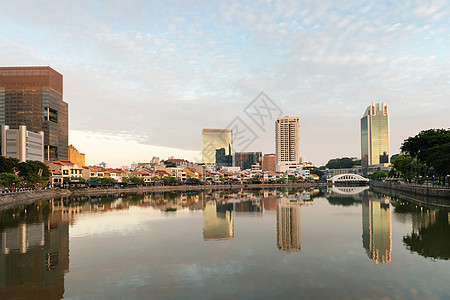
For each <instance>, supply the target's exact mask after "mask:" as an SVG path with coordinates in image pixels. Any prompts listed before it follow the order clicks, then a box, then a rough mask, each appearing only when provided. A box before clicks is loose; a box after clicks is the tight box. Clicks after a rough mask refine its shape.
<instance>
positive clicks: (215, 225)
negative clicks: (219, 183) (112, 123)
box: [0, 189, 450, 299]
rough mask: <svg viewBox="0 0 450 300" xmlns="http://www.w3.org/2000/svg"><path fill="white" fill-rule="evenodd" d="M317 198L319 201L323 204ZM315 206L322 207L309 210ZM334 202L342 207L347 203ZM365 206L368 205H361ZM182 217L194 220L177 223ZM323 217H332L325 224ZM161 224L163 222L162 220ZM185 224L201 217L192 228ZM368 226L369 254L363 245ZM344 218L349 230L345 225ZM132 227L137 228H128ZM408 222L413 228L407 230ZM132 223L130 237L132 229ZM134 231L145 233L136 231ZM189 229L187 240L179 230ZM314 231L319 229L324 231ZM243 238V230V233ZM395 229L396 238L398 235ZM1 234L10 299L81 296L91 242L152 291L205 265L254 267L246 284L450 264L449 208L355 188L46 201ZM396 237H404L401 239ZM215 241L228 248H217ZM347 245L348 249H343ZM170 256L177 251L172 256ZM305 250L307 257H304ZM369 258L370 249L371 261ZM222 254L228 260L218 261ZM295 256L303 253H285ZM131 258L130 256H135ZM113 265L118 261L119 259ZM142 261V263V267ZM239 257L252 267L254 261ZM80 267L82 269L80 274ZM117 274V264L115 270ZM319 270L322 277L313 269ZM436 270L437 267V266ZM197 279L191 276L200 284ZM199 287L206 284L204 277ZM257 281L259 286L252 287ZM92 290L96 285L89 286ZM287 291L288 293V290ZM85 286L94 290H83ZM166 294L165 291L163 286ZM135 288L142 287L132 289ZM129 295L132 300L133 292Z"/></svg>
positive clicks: (0, 226) (3, 218)
mask: <svg viewBox="0 0 450 300" xmlns="http://www.w3.org/2000/svg"><path fill="white" fill-rule="evenodd" d="M316 197H319V199H318V200H316V201H314V199H315V198H316ZM324 197H325V198H326V199H324ZM327 200H328V203H327ZM314 202H316V204H315V205H314V206H312V207H309V206H311V205H312V204H314ZM333 205H339V207H336V206H333ZM360 205H361V208H359V206H360ZM301 214H303V216H302V215H301ZM360 214H361V215H360ZM180 215H184V216H185V217H184V218H176V217H177V216H180ZM101 216H102V217H104V218H103V219H108V220H107V225H108V228H109V227H110V226H111V224H114V226H116V227H115V228H117V229H118V230H115V231H104V230H101V229H99V224H100V219H102V218H101ZM155 216H156V217H155ZM318 216H320V217H321V218H323V219H320V218H317V217H318ZM118 218H120V219H118ZM131 219H133V220H136V222H134V223H127V220H131ZM154 220H157V222H153V221H154ZM186 220H191V221H192V220H194V221H192V222H191V223H185V221H186ZM328 220H331V221H330V223H329V224H332V226H334V225H335V224H337V225H336V226H340V227H339V228H338V230H337V232H339V233H340V232H342V236H340V235H339V237H338V238H337V239H336V240H337V242H336V240H335V242H330V240H329V239H324V238H322V237H321V235H320V234H317V232H321V231H320V230H319V227H320V226H322V225H323V224H325V223H326V222H327V221H328ZM361 220H362V245H363V248H361V225H360V224H361ZM340 221H342V224H340V223H336V222H340ZM322 222H323V223H322ZM130 224H131V225H133V226H135V227H133V228H132V229H129V228H130V227H129V226H131V225H130ZM186 224H190V225H186ZM399 224H400V225H401V224H410V225H408V226H398V225H399ZM81 225H82V226H81ZM302 225H303V232H302V230H301V229H302ZM341 225H342V226H341ZM83 226H84V227H83ZM90 226H91V227H90ZM127 226H128V229H129V230H128V231H126V230H125V229H124V228H125V227H127ZM158 226H160V227H158ZM183 226H186V228H183ZM247 226H248V227H247ZM69 227H71V231H70V234H71V238H72V240H71V255H72V256H71V259H70V261H71V273H70V274H69V275H67V273H68V271H69ZM80 227H81V228H82V229H83V228H88V227H89V229H90V230H89V232H88V231H86V232H88V233H89V234H91V236H90V237H89V238H87V233H86V232H83V230H82V229H81V230H80ZM105 227H106V226H105ZM135 228H138V229H139V230H138V231H135ZM181 228H182V229H183V230H182V232H183V236H180V235H179V234H178V233H179V230H180V229H181ZM314 228H317V231H316V230H314ZM345 228H347V229H345ZM405 228H406V230H405ZM410 228H411V229H410ZM119 229H120V230H125V231H126V233H127V234H126V235H125V234H123V231H122V232H120V230H119ZM322 229H323V228H322ZM395 230H396V231H395ZM401 230H404V231H403V232H402V231H401ZM410 231H411V233H410ZM77 232H78V235H77ZM80 232H81V234H80ZM92 232H94V233H95V234H92ZM136 232H139V233H136ZM180 232H181V230H180ZM239 232H240V233H241V234H238V233H239ZM323 232H324V231H322V233H323ZM393 232H394V233H395V234H396V235H395V234H394V235H393ZM399 232H400V235H399ZM0 233H1V244H0V245H1V254H0V298H1V299H3V298H14V297H16V298H20V297H29V298H39V296H35V295H40V298H45V299H60V298H62V297H64V288H65V286H66V293H69V292H67V287H68V286H69V289H70V288H71V289H72V293H74V292H73V291H74V290H75V291H76V290H77V288H79V286H75V287H74V284H73V283H71V282H70V281H71V278H72V280H73V278H78V279H79V278H81V277H83V274H81V275H80V272H81V273H82V272H83V271H84V270H85V269H86V268H89V267H87V266H86V265H83V257H82V256H83V255H86V256H90V255H91V253H83V251H85V249H86V248H83V246H84V247H86V244H89V245H91V244H90V243H92V244H94V245H95V247H97V248H95V249H100V250H101V251H104V252H105V256H104V258H105V260H106V262H105V261H103V260H102V262H103V263H104V265H103V267H104V266H105V265H107V266H110V264H111V265H114V262H113V261H114V259H118V260H119V264H118V265H120V267H121V268H125V269H126V267H124V266H125V265H127V264H128V263H130V268H129V269H127V272H128V273H127V272H123V273H122V270H120V273H121V274H132V275H130V276H131V277H130V278H131V279H130V278H120V280H123V281H121V282H120V284H124V285H125V284H129V283H130V282H134V283H135V281H133V280H135V279H136V278H139V280H140V281H139V283H141V284H142V285H147V286H151V287H152V288H155V286H156V284H155V282H156V281H157V280H158V279H157V277H158V278H163V279H161V282H162V284H164V283H167V282H170V278H172V276H173V274H174V273H173V272H175V271H174V270H176V269H177V268H179V269H181V270H185V269H186V268H187V269H188V270H190V271H189V272H188V273H189V274H190V275H189V276H191V277H192V278H194V277H195V276H194V275H196V274H197V275H198V276H200V275H201V274H202V273H201V270H202V268H204V269H205V270H209V271H208V272H210V270H213V269H214V270H215V269H217V270H219V271H217V272H218V273H217V274H222V275H223V274H224V272H222V269H221V268H224V267H223V266H226V265H229V264H230V261H231V262H234V263H235V266H239V270H240V271H239V272H241V271H242V272H244V271H246V270H247V271H248V270H252V271H248V273H246V274H245V276H246V277H245V278H247V279H248V278H252V273H251V272H253V271H254V272H255V273H258V274H260V273H263V272H262V270H264V268H266V267H267V268H269V269H271V270H278V271H276V272H278V273H277V276H281V277H282V278H283V280H288V279H289V278H290V277H289V276H287V275H286V273H283V272H284V270H285V269H289V268H291V269H290V270H291V271H290V272H291V273H289V274H293V273H295V274H297V273H298V274H300V275H302V274H301V270H308V272H310V273H308V274H309V275H310V276H313V275H314V274H315V273H314V272H317V274H318V275H317V277H316V278H319V279H320V280H322V279H323V278H324V276H323V273H320V272H321V271H323V268H327V270H328V271H329V270H334V269H342V268H343V269H346V270H345V275H346V276H347V277H346V278H347V279H348V278H350V279H351V278H352V276H353V274H357V273H358V272H362V271H361V270H363V269H364V268H366V269H364V271H365V272H366V271H368V272H370V268H372V267H373V265H374V263H376V264H390V265H389V267H390V268H394V267H395V266H396V265H401V266H403V265H405V264H406V263H410V262H411V260H410V257H408V251H406V250H405V247H406V249H408V250H409V251H411V252H413V253H414V255H416V254H419V255H421V256H424V257H430V258H433V259H440V260H448V259H449V258H450V239H449V238H448V237H449V236H450V224H449V212H448V210H443V209H436V208H433V207H425V206H418V205H416V204H411V203H408V202H404V201H400V200H398V199H394V200H391V199H390V198H388V197H385V196H380V195H377V194H374V193H372V192H370V191H368V190H366V189H364V190H362V191H359V192H358V193H356V192H355V190H351V189H344V190H342V189H341V190H340V191H339V192H336V191H332V190H328V191H319V190H311V191H303V190H254V191H243V190H235V191H227V192H223V191H221V192H197V193H152V194H144V195H120V194H119V195H115V196H111V197H85V198H79V199H70V200H69V199H64V200H62V201H46V202H40V203H36V204H33V205H29V206H26V207H21V208H16V209H15V210H8V211H3V212H0ZM177 234H178V235H177ZM393 236H394V237H395V236H399V237H400V238H398V239H395V238H394V240H393ZM114 238H123V239H128V241H129V244H132V245H133V248H129V249H128V248H127V247H126V246H125V247H123V248H121V249H122V250H121V251H122V252H117V253H119V254H117V255H116V256H114V255H112V254H111V253H110V252H109V251H110V249H109V248H107V247H104V245H105V244H107V245H110V240H111V239H114ZM302 238H303V242H304V244H303V245H302ZM216 240H217V241H220V242H211V241H216ZM149 241H150V242H149ZM203 241H204V242H203ZM199 242H201V243H208V247H199ZM141 243H142V244H141ZM167 243H170V245H173V248H174V249H179V248H182V247H186V249H189V251H186V253H184V254H180V253H179V252H176V251H175V252H170V251H168V250H167ZM124 244H125V243H124ZM266 245H267V246H266ZM274 245H276V248H275V247H274ZM342 245H345V247H341V246H342ZM348 245H352V246H348ZM353 245H355V247H354V248H355V249H356V252H358V253H359V254H360V255H356V256H354V257H353V256H352V257H351V259H350V260H346V259H347V256H346V254H345V253H348V252H349V251H348V250H349V249H352V247H353ZM403 245H404V247H403ZM102 247H103V248H102ZM302 247H303V249H302ZM346 247H347V248H346ZM119 248H120V247H119V246H117V245H115V246H114V249H113V250H114V251H118V249H119ZM200 248H201V249H200ZM393 248H394V249H395V253H396V255H397V256H396V258H395V259H394V262H392V260H391V256H392V251H393V250H392V249H393ZM183 249H184V248H183ZM311 249H313V250H311ZM316 249H325V250H321V251H317V252H319V254H318V255H317V253H316ZM330 249H332V250H330ZM77 251H78V252H77ZM139 251H140V252H139ZM165 251H167V252H168V253H169V252H170V257H169V255H168V254H166V253H165ZM300 251H301V255H296V254H299V252H300ZM312 252H315V253H312ZM364 252H366V253H367V256H366V254H365V253H364ZM148 253H151V257H156V258H155V260H158V261H161V262H162V263H156V262H155V261H154V260H153V261H152V260H151V259H149V260H148V262H144V261H145V260H146V259H148V258H149V257H150V256H149V254H148ZM211 253H214V255H212V254H211ZM217 253H220V254H221V255H217ZM286 253H294V254H290V255H285V254H286ZM342 253H344V254H342ZM127 255H129V259H128V256H127ZM165 255H166V256H165ZM80 256H81V258H80ZM124 256H127V260H126V261H123V262H122V261H120V260H121V258H122V257H124ZM221 256H223V257H227V259H228V260H227V261H226V262H222V261H221V260H220V257H221ZM416 256H417V255H416ZM111 257H112V259H111ZM212 257H214V258H212ZM318 257H319V258H320V259H318ZM367 257H368V258H369V259H368V258H367ZM322 258H323V260H324V261H325V263H324V265H320V264H319V263H320V261H321V259H322ZM98 259H100V256H98V254H97V256H96V257H95V259H93V260H91V261H90V263H93V264H95V263H96V260H98ZM102 259H103V257H102ZM107 259H111V262H109V261H107ZM191 259H192V261H191ZM405 259H406V260H405ZM133 261H135V262H136V263H135V264H133V263H132V262H133ZM174 261H176V262H177V263H178V265H177V263H174ZM240 261H245V262H247V261H248V262H249V263H248V265H246V264H245V263H244V264H242V263H240ZM261 261H263V262H264V263H261ZM360 261H361V262H362V263H361V262H360ZM423 261H426V260H423V259H422V260H420V261H415V262H416V263H419V264H420V263H423ZM342 262H345V265H342V264H341V263H342ZM372 262H374V263H372ZM77 263H78V265H77ZM271 263H273V264H274V265H271ZM74 266H78V270H77V269H76V267H74ZM193 266H196V267H195V268H194V267H193ZM277 266H278V267H279V269H277V268H278V267H277ZM440 266H441V265H440ZM252 268H255V269H252ZM433 268H434V265H433ZM112 269H113V267H111V270H112ZM313 269H314V272H313V271H311V270H313ZM372 269H373V268H372ZM80 270H82V271H80ZM139 270H140V271H142V273H141V277H139V276H137V275H135V274H136V272H139ZM154 270H158V271H157V272H156V271H154ZM328 271H327V272H328ZM77 272H78V273H77ZM152 272H153V273H154V274H157V276H156V275H154V276H153V275H152V276H153V277H149V276H150V275H148V274H153V273H152ZM171 272H172V273H171ZM228 272H231V273H230V274H233V276H237V277H233V278H239V274H238V273H233V272H232V271H230V270H228ZM352 272H354V273H352ZM376 272H379V271H376ZM428 272H430V271H429V270H428ZM101 273H102V271H98V274H101ZM112 273H114V272H112ZM74 274H77V275H74ZM305 274H306V273H305ZM377 274H381V273H377ZM103 275H104V274H103ZM203 275H204V274H203ZM285 275H286V276H285ZM300 275H299V276H300ZM77 276H78V277H77ZM121 276H122V275H121ZM136 276H137V277H136ZM189 276H187V275H186V276H185V277H183V278H184V279H185V280H187V279H186V278H187V277H189ZM302 276H303V275H302ZM374 276H375V275H374ZM380 276H381V275H380ZM403 276H408V274H403ZM191 277H189V278H190V279H192V278H191ZM210 277H211V276H210V273H208V274H207V275H205V276H204V277H202V278H210ZM325 277H326V276H325ZM113 278H114V280H111V282H114V284H115V283H116V282H117V281H118V280H119V279H118V277H113ZM195 278H196V277H195ZM228 279H229V278H228ZM319 279H318V280H319ZM95 280H97V277H94V276H92V277H91V278H89V280H86V282H88V281H89V284H91V281H92V282H94V283H95ZM192 280H193V279H192ZM202 280H203V279H202ZM204 280H206V279H204ZM320 280H319V281H320ZM380 280H381V279H380ZM194 281H195V280H194ZM180 282H181V281H180ZM186 282H188V283H189V282H190V281H186ZM199 282H200V283H199V286H201V284H203V281H199ZM223 282H226V280H224V281H223ZM134 283H133V284H134ZM188 283H186V285H187V284H188ZM78 284H79V285H82V284H80V283H78ZM102 284H104V282H100V283H99V285H95V284H92V285H91V286H90V287H91V290H90V291H92V290H95V288H99V286H100V288H104V287H103V285H102ZM252 284H256V283H254V282H252ZM277 284H278V283H277ZM327 284H329V282H328V283H327ZM358 284H360V283H358ZM86 285H88V284H87V283H86ZM279 287H280V290H282V285H279ZM84 288H85V286H83V289H84ZM114 288H117V287H116V286H114V285H112V289H113V290H114ZM163 288H165V287H164V286H163ZM365 288H366V287H365ZM187 289H188V288H187ZM130 291H133V289H132V288H130ZM75 293H76V292H75ZM69 294H70V293H69ZM86 295H87V296H86V297H88V296H89V294H86ZM120 295H121V296H122V297H126V296H125V295H124V294H120ZM311 295H312V294H311ZM66 296H67V295H66ZM69 296H72V295H69ZM119 297H120V296H119ZM100 298H101V297H100ZM405 298H407V297H405ZM425 298H426V297H425Z"/></svg>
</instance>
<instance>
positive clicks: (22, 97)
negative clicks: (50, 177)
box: [0, 67, 69, 161]
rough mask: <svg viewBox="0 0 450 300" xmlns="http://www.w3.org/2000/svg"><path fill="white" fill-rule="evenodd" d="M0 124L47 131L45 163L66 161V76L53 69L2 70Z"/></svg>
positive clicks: (0, 80)
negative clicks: (64, 93) (64, 99)
mask: <svg viewBox="0 0 450 300" xmlns="http://www.w3.org/2000/svg"><path fill="white" fill-rule="evenodd" d="M0 125H8V126H9V127H10V128H11V129H17V128H19V126H20V125H24V126H26V127H27V129H28V130H30V131H32V132H39V131H43V132H44V160H46V161H52V160H60V159H63V160H67V159H68V158H69V153H68V152H69V151H68V135H69V121H68V105H67V103H66V102H64V101H63V76H62V75H61V74H60V73H58V72H56V71H55V70H53V69H52V68H50V67H0Z"/></svg>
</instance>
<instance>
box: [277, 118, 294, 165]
mask: <svg viewBox="0 0 450 300" xmlns="http://www.w3.org/2000/svg"><path fill="white" fill-rule="evenodd" d="M299 140H300V123H299V118H291V117H284V118H278V119H277V121H276V123H275V143H276V146H275V148H276V157H277V170H278V171H280V172H284V171H286V170H288V169H297V168H298V167H299V163H300V148H299Z"/></svg>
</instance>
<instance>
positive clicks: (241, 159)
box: [234, 152, 262, 170]
mask: <svg viewBox="0 0 450 300" xmlns="http://www.w3.org/2000/svg"><path fill="white" fill-rule="evenodd" d="M261 163H262V153H261V152H235V153H234V166H235V167H240V168H241V170H247V169H252V166H253V165H257V164H258V165H261Z"/></svg>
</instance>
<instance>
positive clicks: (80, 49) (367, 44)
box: [0, 1, 450, 163]
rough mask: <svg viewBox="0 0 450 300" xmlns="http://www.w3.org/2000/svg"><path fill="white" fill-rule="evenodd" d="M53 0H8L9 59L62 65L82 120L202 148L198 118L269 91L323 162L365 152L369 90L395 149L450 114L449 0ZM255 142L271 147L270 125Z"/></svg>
mask: <svg viewBox="0 0 450 300" xmlns="http://www.w3.org/2000/svg"><path fill="white" fill-rule="evenodd" d="M51 4H52V5H50V3H49V2H46V1H36V2H33V3H28V2H27V7H29V9H28V10H24V9H22V7H24V6H25V5H24V3H21V2H17V1H14V2H13V1H10V2H7V3H5V9H4V10H2V11H0V26H1V27H2V28H6V29H7V30H5V31H4V32H3V33H2V35H1V36H0V64H1V65H50V66H52V67H54V68H55V69H56V70H58V71H60V72H61V73H62V74H63V75H64V89H65V99H66V100H67V101H68V102H69V110H70V128H71V130H76V131H77V132H86V133H89V134H91V133H96V134H105V135H108V136H114V135H115V134H116V133H119V132H120V133H125V134H129V136H131V137H132V139H133V140H134V141H136V142H137V143H138V144H145V145H150V146H158V147H172V148H173V149H189V150H192V151H199V150H200V148H201V129H202V128H207V127H208V128H221V127H223V126H226V125H227V124H229V123H230V122H231V121H232V120H233V119H234V118H235V117H236V116H239V115H240V114H242V111H243V109H244V108H245V106H246V105H247V103H249V102H250V101H252V100H253V99H254V98H255V97H256V96H257V95H258V94H259V92H260V91H265V92H266V93H267V94H268V95H269V96H270V97H271V98H273V99H276V101H278V103H279V104H280V106H282V107H283V111H284V112H285V114H287V115H291V116H299V117H300V118H301V136H302V138H301V152H302V153H301V154H302V155H304V156H305V157H306V159H307V160H312V161H315V162H317V163H324V162H326V161H327V160H328V159H329V158H331V157H337V156H339V155H341V154H342V155H347V156H358V155H359V151H360V149H359V125H358V124H359V118H360V117H361V115H362V112H363V111H364V109H365V108H366V107H367V106H368V105H369V104H370V103H371V102H372V101H378V100H381V101H386V102H387V103H388V105H389V108H390V112H391V124H392V125H393V126H392V140H391V149H393V150H392V151H393V152H396V151H397V149H398V146H399V145H400V143H401V141H402V140H403V139H404V138H406V137H408V136H410V135H414V134H416V133H417V132H418V131H420V130H421V129H424V128H426V127H428V126H427V125H428V124H429V125H432V126H437V127H445V126H448V124H447V123H448V122H446V120H447V118H448V115H449V113H450V105H449V104H448V99H447V98H446V96H447V95H448V94H449V82H450V74H449V71H448V70H450V68H449V67H450V60H449V55H448V53H447V52H448V51H446V49H449V46H450V45H449V43H450V42H449V39H448V36H449V31H450V28H449V24H448V21H447V19H448V18H446V17H448V14H447V11H449V10H448V5H447V3H446V2H445V1H443V2H433V3H430V4H428V3H422V2H414V1H413V2H407V3H390V2H376V3H373V4H370V5H367V4H365V3H361V2H359V1H343V2H342V3H340V5H336V4H335V3H334V2H327V1H321V2H314V1H301V2H295V1H272V2H266V1H258V2H257V1H252V2H241V1H227V2H220V3H211V2H209V1H173V2H167V1H164V2H163V1H152V2H147V1H134V2H133V1H132V2H127V3H126V4H125V3H123V2H120V1H118V2H110V1H108V2H100V1H97V2H96V3H95V4H92V3H90V2H86V1H77V2H72V1H63V2H61V3H59V2H58V4H55V5H53V4H54V3H51ZM49 15H51V16H52V18H50V19H49V18H48V16H49ZM44 16H45V17H44ZM418 108H420V109H418ZM420 115H422V116H424V117H421V118H420V119H421V122H416V121H415V120H416V119H415V118H417V117H420ZM342 141H346V142H345V143H343V142H342ZM78 142H79V143H89V142H90V140H88V139H86V140H85V141H84V142H83V140H82V139H81V137H80V139H78ZM330 143H332V144H333V145H335V146H334V147H329V145H330ZM76 146H77V145H76ZM253 146H254V147H255V149H252V150H260V151H263V152H273V151H274V141H273V136H272V134H267V135H261V138H260V139H259V140H258V141H257V142H256V143H255V144H254V145H253ZM91 151H93V153H95V152H96V151H98V152H99V153H100V152H101V151H100V150H95V147H93V148H92V149H91ZM88 155H89V153H88ZM95 155H97V156H98V154H97V153H96V154H95ZM130 155H131V153H130V154H128V155H127V154H124V157H123V159H124V160H126V159H128V157H130ZM168 155H170V153H168ZM117 159H120V158H117ZM128 160H129V159H128Z"/></svg>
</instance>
